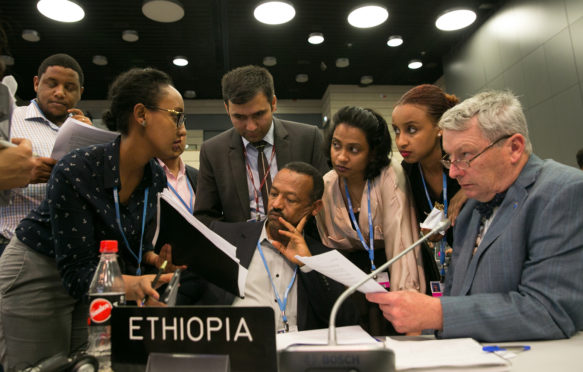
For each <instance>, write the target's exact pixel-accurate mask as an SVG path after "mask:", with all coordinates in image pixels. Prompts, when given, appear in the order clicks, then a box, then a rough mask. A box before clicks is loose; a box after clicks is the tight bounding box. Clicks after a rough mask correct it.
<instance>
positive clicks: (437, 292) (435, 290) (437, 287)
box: [429, 280, 443, 297]
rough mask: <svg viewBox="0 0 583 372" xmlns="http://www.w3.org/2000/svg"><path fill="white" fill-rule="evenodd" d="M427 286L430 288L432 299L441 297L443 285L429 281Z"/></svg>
mask: <svg viewBox="0 0 583 372" xmlns="http://www.w3.org/2000/svg"><path fill="white" fill-rule="evenodd" d="M429 285H430V286H431V295H432V296H433V297H441V296H443V283H441V282H440V281H437V280H436V281H430V282H429Z"/></svg>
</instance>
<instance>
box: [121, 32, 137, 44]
mask: <svg viewBox="0 0 583 372" xmlns="http://www.w3.org/2000/svg"><path fill="white" fill-rule="evenodd" d="M121 38H122V39H123V40H124V41H127V42H128V43H135V42H136V41H138V40H139V39H140V35H138V31H136V30H125V31H123V32H122V33H121Z"/></svg>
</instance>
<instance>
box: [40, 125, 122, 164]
mask: <svg viewBox="0 0 583 372" xmlns="http://www.w3.org/2000/svg"><path fill="white" fill-rule="evenodd" d="M117 136H119V133H117V132H111V131H108V130H104V129H101V128H97V127H94V126H93V125H88V124H85V123H83V122H81V121H79V120H75V119H73V118H68V119H67V120H65V122H64V123H63V125H61V128H60V129H59V132H58V134H57V138H56V139H55V145H54V146H53V153H52V154H51V158H53V159H57V160H60V159H61V158H62V157H63V156H65V155H66V154H68V153H69V152H71V151H73V150H76V149H78V148H81V147H87V146H90V145H96V144H99V143H107V142H111V141H113V140H114V139H115V138H116V137H117Z"/></svg>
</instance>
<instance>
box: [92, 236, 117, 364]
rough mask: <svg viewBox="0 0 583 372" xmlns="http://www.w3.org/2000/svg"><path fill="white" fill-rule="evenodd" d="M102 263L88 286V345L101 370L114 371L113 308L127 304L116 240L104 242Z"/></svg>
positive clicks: (101, 251) (100, 249)
mask: <svg viewBox="0 0 583 372" xmlns="http://www.w3.org/2000/svg"><path fill="white" fill-rule="evenodd" d="M99 252H100V253H101V260H100V261H99V265H97V269H96V270H95V274H94V275H93V280H92V281H91V285H90V286H89V339H88V343H89V346H88V348H87V353H88V354H90V355H93V356H94V357H96V358H97V360H98V361H99V370H100V371H110V370H111V309H112V308H113V306H117V305H120V304H123V303H125V289H124V283H123V277H122V276H121V270H120V268H119V264H118V263H117V254H116V253H117V241H116V240H102V241H101V245H100V248H99Z"/></svg>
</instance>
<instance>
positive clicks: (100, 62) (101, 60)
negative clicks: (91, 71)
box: [93, 55, 107, 66]
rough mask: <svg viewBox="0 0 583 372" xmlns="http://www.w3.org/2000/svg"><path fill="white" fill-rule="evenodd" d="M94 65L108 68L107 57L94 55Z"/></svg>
mask: <svg viewBox="0 0 583 372" xmlns="http://www.w3.org/2000/svg"><path fill="white" fill-rule="evenodd" d="M93 63H94V64H96V65H97V66H106V65H107V57H106V56H102V55H94V56H93Z"/></svg>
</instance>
